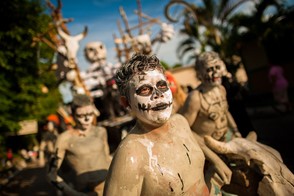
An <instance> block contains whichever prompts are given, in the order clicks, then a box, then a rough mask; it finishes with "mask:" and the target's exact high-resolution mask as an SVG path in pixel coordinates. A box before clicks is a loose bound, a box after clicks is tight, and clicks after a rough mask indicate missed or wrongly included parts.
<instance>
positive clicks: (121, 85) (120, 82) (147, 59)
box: [115, 54, 164, 97]
mask: <svg viewBox="0 0 294 196" xmlns="http://www.w3.org/2000/svg"><path fill="white" fill-rule="evenodd" d="M149 70H158V71H160V72H162V73H164V67H163V66H162V65H161V64H160V61H159V59H158V58H157V57H156V56H155V55H152V56H149V55H144V54H134V55H133V56H132V58H131V59H130V60H129V61H128V62H126V63H125V64H123V65H122V66H121V67H120V68H119V69H118V70H117V72H116V74H115V81H116V84H117V86H118V89H119V92H120V95H121V96H126V97H127V95H128V82H129V80H131V79H132V78H133V76H134V75H135V74H144V73H145V71H149Z"/></svg>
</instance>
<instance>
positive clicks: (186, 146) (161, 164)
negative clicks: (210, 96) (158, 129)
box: [132, 117, 207, 196]
mask: <svg viewBox="0 0 294 196" xmlns="http://www.w3.org/2000/svg"><path fill="white" fill-rule="evenodd" d="M181 120H182V119H178V118H177V117H174V118H173V117H172V119H171V122H170V123H169V125H168V126H169V127H170V131H169V132H167V133H166V134H165V135H161V136H158V138H157V137H156V136H152V137H149V136H148V135H145V136H139V137H137V136H135V137H134V138H132V141H133V142H134V143H135V145H136V146H137V148H136V149H138V150H139V153H138V154H137V155H136V156H139V157H138V159H140V160H142V162H141V164H140V168H141V169H140V172H139V173H138V174H139V176H140V175H141V177H143V184H142V190H141V193H140V195H146V196H147V195H205V193H207V188H206V186H205V183H204V177H203V166H204V154H203V152H202V151H201V149H200V147H199V146H198V144H197V143H196V142H195V140H194V139H193V136H192V134H191V130H189V127H188V126H187V127H186V128H184V127H181V126H180V125H179V124H181ZM189 132H190V133H189ZM201 168H202V169H201ZM150 187H152V188H150Z"/></svg>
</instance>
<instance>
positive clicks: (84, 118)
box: [74, 105, 95, 131]
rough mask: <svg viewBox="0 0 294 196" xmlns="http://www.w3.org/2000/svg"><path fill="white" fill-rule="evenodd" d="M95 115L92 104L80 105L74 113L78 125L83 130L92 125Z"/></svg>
mask: <svg viewBox="0 0 294 196" xmlns="http://www.w3.org/2000/svg"><path fill="white" fill-rule="evenodd" d="M94 117H95V115H94V108H93V106H92V105H87V106H83V107H78V108H77V109H76V111H75V114H74V118H75V121H76V123H77V127H78V128H79V129H81V130H83V131H86V130H88V129H89V128H90V127H91V125H92V122H93V120H94Z"/></svg>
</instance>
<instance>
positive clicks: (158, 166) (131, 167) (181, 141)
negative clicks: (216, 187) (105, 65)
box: [104, 70, 209, 196]
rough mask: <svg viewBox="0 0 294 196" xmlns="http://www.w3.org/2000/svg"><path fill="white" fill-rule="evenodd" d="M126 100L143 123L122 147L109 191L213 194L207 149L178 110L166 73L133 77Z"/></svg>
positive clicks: (123, 195) (113, 166)
mask: <svg viewBox="0 0 294 196" xmlns="http://www.w3.org/2000/svg"><path fill="white" fill-rule="evenodd" d="M128 87H129V91H128V92H129V93H128V95H127V96H128V97H129V98H128V99H127V98H126V97H124V98H123V99H124V100H125V103H126V106H129V107H130V108H131V111H132V112H133V114H134V115H135V116H136V117H137V123H136V125H135V126H134V128H133V129H132V130H131V131H130V133H129V134H128V135H127V136H126V138H125V139H124V140H123V141H122V142H121V143H120V145H119V146H118V148H117V151H116V154H115V155H114V158H113V161H112V163H111V166H110V169H109V173H108V176H107V180H106V182H105V188H104V195H105V196H112V195H120V196H134V195H138V196H139V195H146V196H149V195H164V196H165V195H209V192H208V189H207V186H206V184H205V182H204V175H203V167H204V155H203V152H202V151H201V148H200V147H199V145H198V143H197V141H196V140H195V138H194V137H193V135H192V132H191V130H190V128H189V125H188V123H187V121H186V120H185V118H184V117H182V116H181V115H178V114H176V115H173V116H172V117H170V116H171V112H172V104H171V103H172V95H171V94H172V93H171V91H170V89H169V87H168V84H167V81H166V79H165V77H164V74H163V73H161V72H159V71H157V70H153V71H146V72H145V74H144V75H139V74H135V75H134V76H133V78H132V79H131V80H130V81H129V83H128Z"/></svg>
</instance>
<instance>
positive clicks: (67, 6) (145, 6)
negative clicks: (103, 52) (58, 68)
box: [51, 0, 181, 70]
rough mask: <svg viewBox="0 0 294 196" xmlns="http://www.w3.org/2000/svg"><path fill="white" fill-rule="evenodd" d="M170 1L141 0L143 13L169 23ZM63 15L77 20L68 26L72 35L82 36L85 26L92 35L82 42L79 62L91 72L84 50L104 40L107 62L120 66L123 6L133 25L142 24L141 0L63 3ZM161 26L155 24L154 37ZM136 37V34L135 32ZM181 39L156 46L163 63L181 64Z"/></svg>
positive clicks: (176, 25) (67, 0)
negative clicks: (167, 8)
mask: <svg viewBox="0 0 294 196" xmlns="http://www.w3.org/2000/svg"><path fill="white" fill-rule="evenodd" d="M51 2H52V3H53V4H54V5H57V0H51ZM168 2H169V0H141V5H142V12H143V13H144V14H147V15H149V16H151V17H152V18H158V19H160V21H162V22H168V21H167V19H166V18H165V16H164V7H165V5H166V4H167V3H168ZM62 4H63V7H62V14H63V17H64V18H73V19H74V21H73V22H70V23H68V24H67V27H68V29H69V31H70V33H71V35H76V34H79V33H81V32H82V31H83V29H84V26H87V27H88V35H87V36H86V37H85V38H84V39H83V40H82V41H81V42H80V49H79V51H78V55H77V58H78V62H79V67H80V69H81V70H85V69H87V68H88V67H89V66H90V64H89V63H88V62H87V61H86V59H85V57H84V54H83V49H84V47H85V45H86V44H87V43H89V42H92V41H101V42H103V43H104V44H105V45H106V48H107V52H108V54H107V60H108V61H109V62H111V63H116V62H117V59H116V57H115V56H116V53H115V51H114V49H115V45H114V40H113V34H116V36H117V37H120V34H119V31H118V27H117V20H119V21H120V23H121V25H122V27H124V24H123V21H122V19H121V16H120V14H119V7H120V6H122V7H123V8H124V10H125V12H126V15H127V17H128V21H129V23H130V26H135V25H137V24H138V22H137V21H138V17H137V15H136V14H135V13H134V10H137V9H138V7H137V0H83V1H81V0H74V1H73V0H62ZM173 25H174V28H175V30H178V29H179V28H180V24H173ZM158 27H159V25H157V24H155V25H153V28H154V29H155V30H154V31H153V32H152V35H156V33H158V32H159V29H156V28H158ZM135 34H136V33H135ZM180 39H181V38H179V37H177V38H173V39H172V40H171V41H169V42H168V43H166V44H161V45H160V46H158V45H157V46H156V48H155V49H154V51H157V53H156V54H157V55H158V57H159V58H160V59H161V60H164V61H165V62H167V63H169V64H170V65H174V64H176V63H178V62H180V60H179V59H177V57H176V53H175V50H176V46H177V43H178V42H179V41H180Z"/></svg>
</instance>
